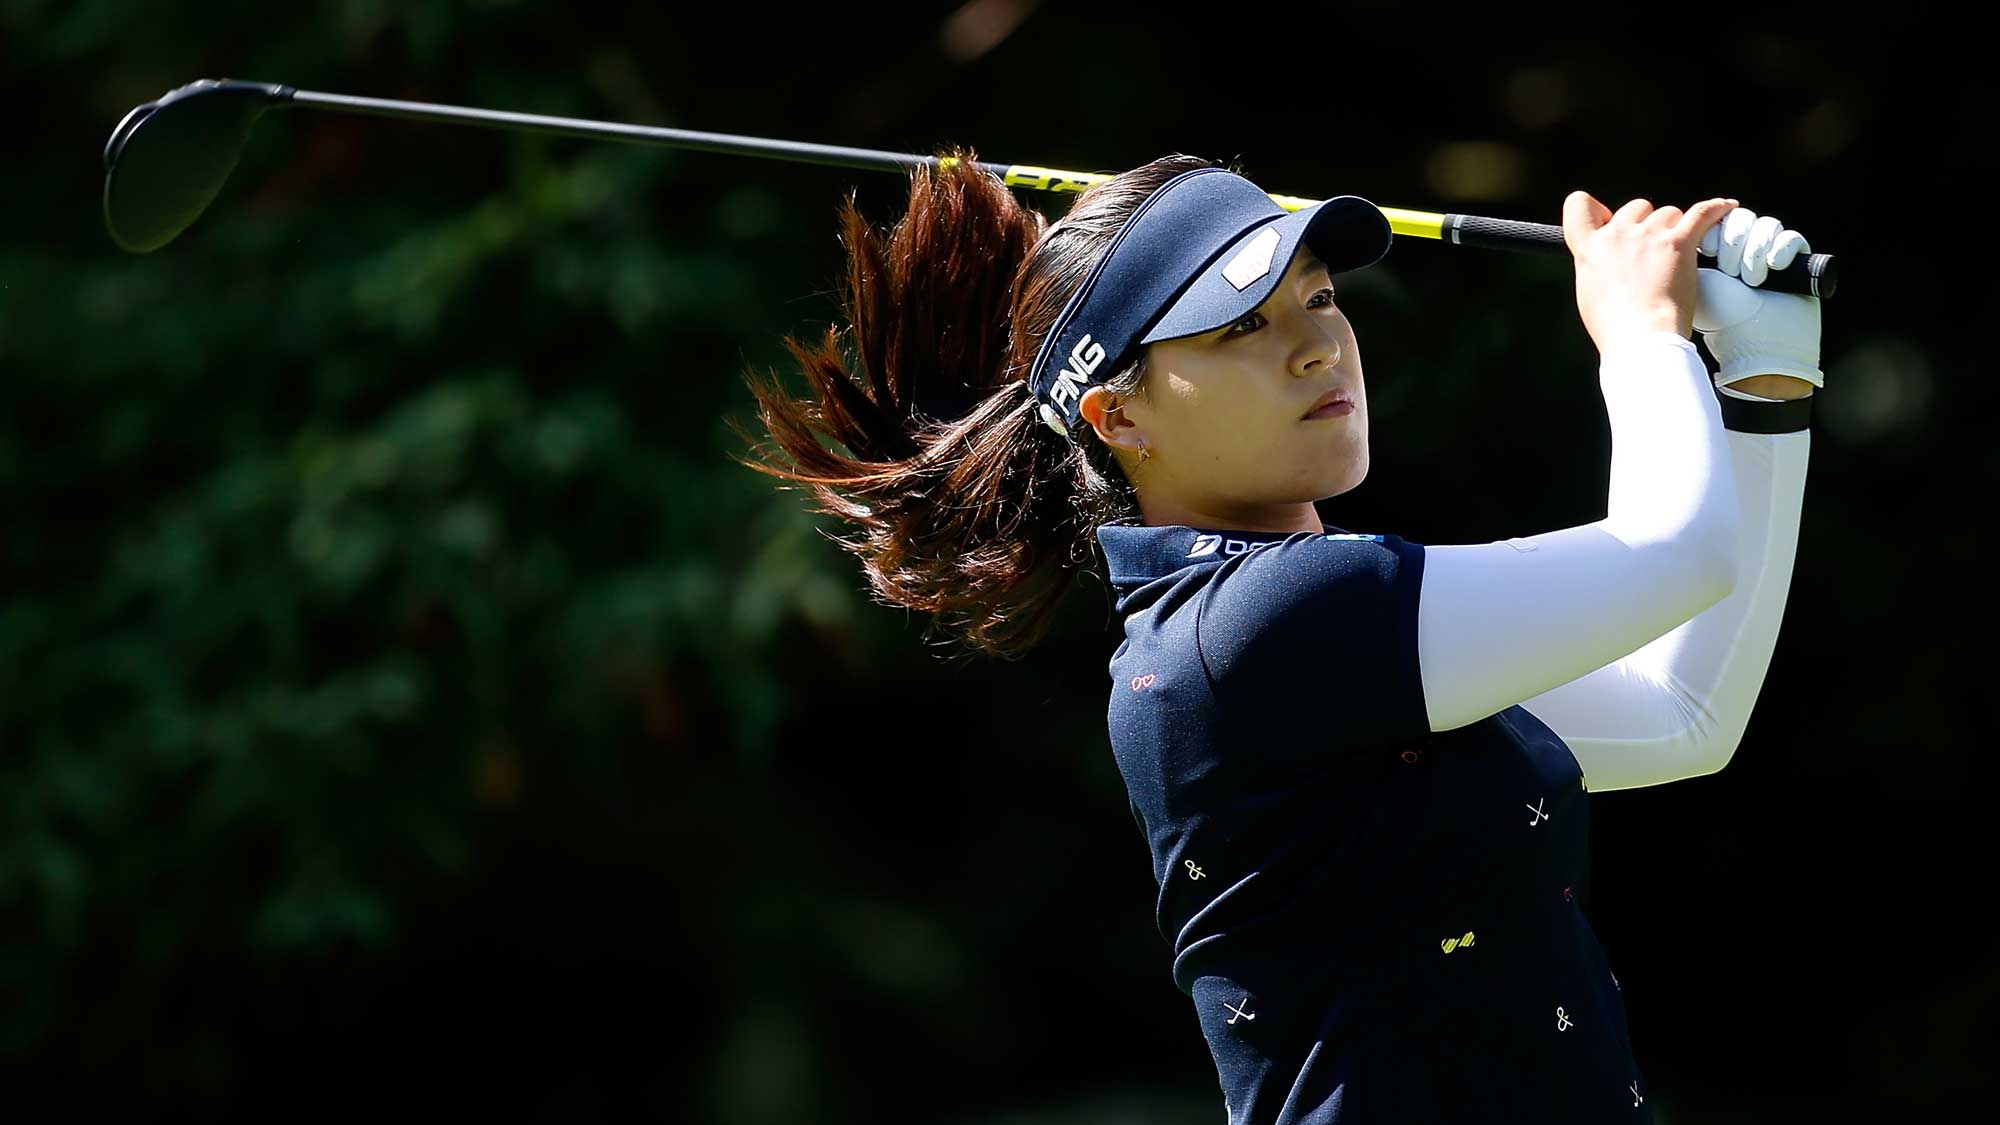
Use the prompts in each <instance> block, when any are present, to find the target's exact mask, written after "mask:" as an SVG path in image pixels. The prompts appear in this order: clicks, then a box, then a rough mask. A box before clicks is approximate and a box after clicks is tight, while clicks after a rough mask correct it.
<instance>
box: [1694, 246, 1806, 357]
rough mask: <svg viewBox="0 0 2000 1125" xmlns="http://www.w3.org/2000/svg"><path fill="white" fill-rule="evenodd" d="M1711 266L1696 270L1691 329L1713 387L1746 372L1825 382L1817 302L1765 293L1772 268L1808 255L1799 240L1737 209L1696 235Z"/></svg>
mask: <svg viewBox="0 0 2000 1125" xmlns="http://www.w3.org/2000/svg"><path fill="white" fill-rule="evenodd" d="M1701 252H1702V253H1703V254H1706V255H1708V256H1710V257H1712V258H1714V259H1715V260H1716V261H1715V268H1714V269H1708V268H1702V269H1698V270H1696V271H1695V288H1696V299H1695V306H1694V327H1695V330H1696V331H1698V332H1700V333H1701V338H1702V342H1703V343H1705V344H1707V345H1708V350H1709V353H1710V354H1712V355H1713V356H1715V362H1716V363H1717V365H1718V366H1719V367H1720V368H1721V370H1719V371H1717V372H1716V374H1715V385H1716V386H1718V387H1726V386H1728V385H1729V384H1731V383H1734V382H1736V381H1737V380H1739V379H1748V378H1750V377H1751V376H1753V375H1792V376H1796V377H1797V378H1800V379H1804V380H1805V381H1806V382H1808V383H1811V384H1812V385H1813V386H1815V387H1824V386H1825V385H1826V376H1825V375H1823V374H1822V373H1821V372H1820V369H1819V298H1818V297H1806V296H1802V295H1800V294H1797V293H1777V292H1766V291H1765V290H1762V289H1759V288H1756V287H1757V286H1760V285H1762V284H1763V283H1764V282H1765V281H1766V280H1767V279H1769V277H1770V275H1771V271H1772V270H1774V269H1784V268H1786V267H1787V266H1789V265H1791V264H1792V261H1793V260H1794V259H1795V258H1798V257H1801V256H1803V255H1806V254H1810V253H1812V247H1811V246H1810V245H1808V244H1807V242H1806V238H1805V236H1804V235H1802V234H1800V233H1799V232H1798V231H1795V230H1786V229H1785V225H1784V224H1783V223H1781V222H1779V221H1778V220H1776V219H1774V218H1771V217H1769V216H1765V217H1763V218H1759V217H1758V216H1757V214H1756V212H1754V211H1750V210H1747V209H1745V208H1742V207H1738V208H1737V209H1736V210H1734V211H1731V212H1730V213H1729V214H1728V216H1727V217H1725V218H1724V219H1723V220H1722V221H1721V222H1719V223H1717V224H1715V225H1714V226H1713V227H1710V228H1709V230H1708V233H1707V234H1706V235H1704V236H1703V237H1702V240H1701Z"/></svg>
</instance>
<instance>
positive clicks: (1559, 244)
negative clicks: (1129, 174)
mask: <svg viewBox="0 0 2000 1125" xmlns="http://www.w3.org/2000/svg"><path fill="white" fill-rule="evenodd" d="M299 105H303V106H309V107H312V108H315V109H322V110H328V111H332V112H336V113H357V114H366V115H369V116H375V117H395V118H402V119H404V120H410V121H433V122H442V123H445V124H455V125H481V126H485V127H488V128H496V129H515V130H521V131H524V132H531V133H550V134H555V135H559V136H570V137H589V138H596V139H603V140H616V141H627V142H631V143H636V144H646V145H659V146H663V147H667V148H685V149H694V150H696V151H701V152H719V153H729V154H734V155H738V156H758V157H766V158H770V159H777V160H789V161H793V162H796V163H806V164H825V165H830V166H833V167H839V168H858V169H867V170H874V171H892V172H906V171H909V170H910V169H913V168H916V167H918V166H924V167H929V168H936V167H937V166H938V164H939V163H940V160H941V158H939V157H934V156H917V155H911V154H907V153H896V152H883V151H880V150H876V149H863V148H844V147H840V146H837V145H821V144H810V143H806V142H802V141H780V140H769V139H765V138H761V137H743V136H732V135H729V134H723V133H696V132H690V131H688V130H684V129H663V128H656V127H652V126H645V125H623V124H617V123H613V122H604V121H587V120H583V119H580V118H573V117H544V116H540V115H537V114H530V113H510V112H507V111H504V110H490V109H471V108H467V107H464V106H450V105H433V104H429V103H425V102H404V101H387V100H383V99H380V98H357V97H350V96H348V95H344V94H323V93H316V92H314V91H311V90H299V89H294V88H293V87H290V86H280V85H275V84H272V83H267V82H241V81H237V80H234V79H219V80H218V79H209V78H204V79H202V80H200V81H197V82H191V83H189V84H187V85H185V86H182V87H179V88H178V89H174V90H170V91H168V92H167V93H165V94H163V95H161V97H160V98H159V100H157V101H151V102H147V103H145V104H143V105H139V106H136V107H134V108H133V109H132V111H131V112H130V113H127V114H126V115H125V117H124V119H123V120H121V121H119V122H118V126H117V128H115V129H113V130H112V131H111V139H110V140H109V141H108V142H107V143H106V144H105V146H104V225H105V228H106V230H108V231H109V232H110V234H111V240H112V241H113V242H115V243H117V244H118V245H119V246H120V247H121V248H123V249H125V250H129V251H131V252H133V253H135V254H144V253H147V252H150V251H153V250H157V249H159V248H160V247H162V246H165V245H166V244H167V243H169V242H172V241H173V240H174V239H175V238H176V237H177V236H178V235H179V234H180V233H181V232H182V231H184V230H186V229H187V228H188V227H190V226H192V225H193V224H194V222H195V220H196V219H199V218H200V217H201V214H202V212H203V211H205V210H207V209H208V205H209V204H210V203H212V202H214V201H215V197H216V195H217V194H218V193H220V192H221V191H222V185H223V184H224V183H225V182H226V181H227V180H228V179H229V174H230V172H232V171H234V170H235V168H236V162H237V159H238V158H239V157H240V156H241V155H242V152H243V146H244V144H245V143H246V142H248V140H249V138H250V130H251V128H252V127H253V126H254V125H255V124H256V123H257V119H258V118H259V117H260V116H262V115H263V113H264V111H265V110H268V109H271V108H273V107H278V106H285V107H289V106H299ZM942 159H944V160H948V159H950V158H949V157H946V158H942ZM979 167H980V168H982V169H984V170H986V171H988V172H991V173H993V174H994V175H996V176H999V177H1000V178H1001V179H1002V180H1003V181H1005V182H1006V183H1007V184H1008V185H1009V186H1012V187H1018V188H1025V189H1031V190H1037V191H1054V192H1081V191H1083V190H1084V189H1086V188H1088V187H1090V186H1091V185H1092V184H1095V183H1098V182H1100V181H1103V180H1107V179H1110V178H1111V175H1112V173H1095V172H1068V171H1063V170H1060V169H1055V168H1042V167H1037V166H1034V165H1027V164H992V163H986V162H981V163H980V165H979ZM1271 198H1272V199H1273V200H1274V201H1276V202H1277V203H1278V205H1279V206H1281V207H1284V208H1285V209H1286V210H1290V211H1297V210H1299V209H1300V208H1303V207H1310V206H1312V205H1313V204H1315V203H1317V202H1319V201H1318V200H1314V199H1303V198H1299V197H1297V196H1289V195H1278V194H1276V193H1273V194H1272V196H1271ZM1381 211H1382V214H1383V216H1384V217H1385V218H1387V219H1388V220H1389V226H1390V229H1391V230H1393V231H1394V232H1395V233H1396V234H1399V235H1403V236H1405V237H1414V238H1427V239H1433V240H1437V241H1442V242H1448V243H1450V244H1452V245H1454V246H1471V247H1477V248H1480V249H1489V250H1515V251H1527V252H1535V253H1552V254H1568V253H1569V248H1568V246H1567V244H1566V243H1564V241H1563V233H1562V227H1560V226H1554V225H1550V224H1546V223H1527V222H1518V221H1515V220H1511V219H1494V218H1487V217H1484V216H1480V215H1460V214H1436V213H1433V212H1429V211H1409V210H1404V209H1401V208H1394V207H1383V208H1381ZM1836 283H1837V275H1836V272H1835V269H1834V260H1833V255H1831V254H1809V255H1805V256H1802V257H1800V258H1798V259H1796V260H1794V261H1793V262H1792V263H1791V265H1790V266H1789V267H1787V268H1785V269H1782V270H1773V271H1771V273H1770V275H1769V277H1768V278H1767V279H1766V280H1765V282H1764V284H1763V286H1762V288H1764V289H1769V290H1775V291H1778V292H1785V293H1801V294H1805V295H1808V296H1813V297H1819V298H1821V299H1825V298H1828V297H1831V296H1833V293H1834V288H1835V286H1836Z"/></svg>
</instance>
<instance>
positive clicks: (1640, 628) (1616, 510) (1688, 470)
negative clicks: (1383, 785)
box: [1417, 332, 1741, 731]
mask: <svg viewBox="0 0 2000 1125" xmlns="http://www.w3.org/2000/svg"><path fill="white" fill-rule="evenodd" d="M1598 384H1599V386H1600V387H1601V389H1602V390H1603V394H1604V403H1605V408H1606V413H1607V414H1608V416H1609V418H1610V422H1611V437H1612V448H1611V488H1610V495H1609V502H1608V505H1607V507H1608V512H1607V515H1606V516H1605V518H1604V519H1602V520H1599V521H1597V522H1596V523H1591V524H1584V525H1581V526H1578V527H1570V528H1564V529H1562V530H1560V531H1552V532H1548V533H1546V534H1542V535H1535V536H1530V537H1528V538H1525V539H1510V540H1507V541H1505V542H1499V543H1484V544H1476V545H1463V546H1457V545H1454V546H1426V547H1425V549H1424V575H1423V586H1422V592H1421V597H1420V600H1419V608H1418V614H1417V652H1418V661H1419V664H1420V667H1421V670H1422V676H1423V687H1424V704H1425V708H1426V710H1427V711H1428V713H1429V718H1430V726H1431V729H1432V730H1439V731H1441V730H1451V729H1453V728H1455V727H1461V726H1464V725H1465V724H1467V723H1471V722H1476V721H1478V720H1480V719H1483V718H1485V717H1487V716H1488V715H1492V714H1494V713H1495V712H1497V711H1501V710H1504V709H1506V708H1508V707H1511V706H1514V705H1515V704H1518V703H1521V702H1523V701H1525V700H1527V699H1530V698H1533V697H1535V696H1537V695H1540V694H1542V693H1544V692H1547V691H1550V690H1551V689H1553V688H1556V687H1558V686H1560V685H1563V684H1567V683H1569V682H1570V681H1572V680H1575V679H1577V678H1578V677H1581V676H1583V675H1584V674H1586V673H1588V672H1591V671H1593V670H1595V669H1598V668H1602V667H1603V666H1605V665H1606V664H1609V663H1611V662H1612V661H1615V660H1618V659H1619V658H1621V657H1624V656H1626V655H1628V654H1630V653H1632V652H1634V651H1636V650H1637V649H1639V648H1640V647H1641V646H1643V645H1645V644H1647V643H1648V642H1650V641H1653V640H1654V639H1656V638H1658V637H1660V636H1662V635H1663V634H1665V633H1667V632H1668V631H1669V630H1671V629H1674V628H1675V627H1677V626H1679V625H1681V624H1682V623H1683V622H1686V621H1688V620H1690V619H1691V618H1693V617H1694V616H1695V615H1697V614H1699V613H1701V612H1702V611H1704V610H1706V609H1708V608H1709V607H1711V606H1713V605H1715V604H1716V603H1718V602H1720V601H1722V600H1723V599H1725V598H1727V597H1728V596H1729V595H1730V593H1731V592H1732V591H1733V590H1734V588H1735V586H1736V580H1737V567H1738V543H1737V540H1738V536H1739V525H1740V523H1741V513H1740V508H1739V501H1738V499H1737V492H1736V480H1735V475H1734V471H1733V464H1732V459H1731V456H1730V452H1729V446H1728V444H1727V440H1726V437H1725V431H1724V430H1723V428H1722V412H1721V407H1720V406H1719V405H1718V404H1717V402H1716V397H1715V390H1714V388H1713V386H1712V384H1711V383H1710V382H1709V375H1708V370H1707V368H1706V367H1704V366H1703V364H1702V361H1701V354H1700V353H1699V352H1697V351H1696V350H1695V346H1694V343H1693V341H1691V340H1688V339H1687V338H1685V337H1683V336H1679V335H1677V334H1674V333H1671V332H1649V333H1644V334H1641V335H1639V336H1634V337H1629V338H1627V339H1625V340H1621V341H1619V342H1618V343H1616V344H1614V345H1613V346H1612V347H1611V348H1610V349H1607V351H1606V353H1605V355H1604V357H1603V360H1602V362H1601V363H1600V364H1599V369H1598ZM1537 717H1539V716H1537Z"/></svg>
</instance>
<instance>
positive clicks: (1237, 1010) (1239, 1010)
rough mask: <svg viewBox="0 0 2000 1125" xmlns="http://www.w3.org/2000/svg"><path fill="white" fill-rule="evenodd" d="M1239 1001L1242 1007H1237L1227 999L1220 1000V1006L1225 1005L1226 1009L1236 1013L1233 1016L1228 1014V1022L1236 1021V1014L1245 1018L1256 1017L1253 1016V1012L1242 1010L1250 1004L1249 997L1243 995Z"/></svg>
mask: <svg viewBox="0 0 2000 1125" xmlns="http://www.w3.org/2000/svg"><path fill="white" fill-rule="evenodd" d="M1239 1003H1241V1004H1242V1007H1238V1006H1237V1005H1236V1004H1231V1003H1230V1002H1229V1001H1227V1000H1224V1001H1223V1002H1222V1006H1223V1007H1225V1008H1228V1009H1229V1010H1230V1011H1232V1012H1235V1013H1236V1015H1235V1016H1230V1017H1229V1022H1230V1023H1232V1024H1234V1023H1235V1022H1236V1018H1237V1016H1241V1017H1243V1018H1244V1019H1246V1020H1254V1019H1256V1018H1257V1017H1256V1016H1255V1015H1254V1014H1252V1013H1250V1012H1246V1011H1244V1010H1243V1009H1244V1008H1247V1007H1249V1006H1250V998H1249V997H1248V996H1245V997H1244V998H1243V999H1242V1000H1241V1001H1239Z"/></svg>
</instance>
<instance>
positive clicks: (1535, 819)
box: [1524, 797, 1549, 828]
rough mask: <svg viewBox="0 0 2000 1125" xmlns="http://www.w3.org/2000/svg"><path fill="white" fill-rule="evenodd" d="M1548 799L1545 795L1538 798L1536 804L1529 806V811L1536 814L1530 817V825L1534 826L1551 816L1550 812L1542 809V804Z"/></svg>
mask: <svg viewBox="0 0 2000 1125" xmlns="http://www.w3.org/2000/svg"><path fill="white" fill-rule="evenodd" d="M1547 800H1548V798H1547V797H1543V798H1541V799H1539V800H1537V801H1536V802H1535V803H1534V804H1532V805H1528V806H1527V809H1528V811H1529V812H1531V813H1534V814H1535V815H1534V816H1531V817H1529V818H1528V827H1530V828H1533V827H1534V826H1535V825H1537V824H1540V823H1541V822H1542V821H1544V820H1547V819H1548V818H1549V814H1547V813H1545V812H1543V811H1542V805H1543V803H1544V802H1546V801H1547ZM1524 803H1525V802H1524Z"/></svg>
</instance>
